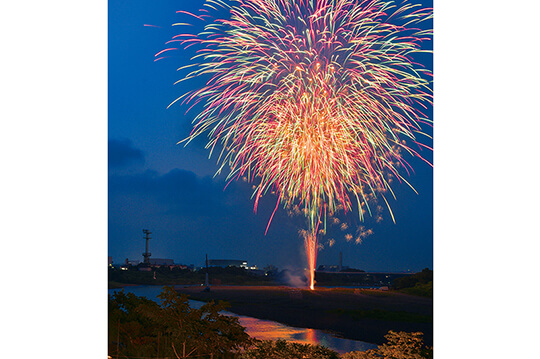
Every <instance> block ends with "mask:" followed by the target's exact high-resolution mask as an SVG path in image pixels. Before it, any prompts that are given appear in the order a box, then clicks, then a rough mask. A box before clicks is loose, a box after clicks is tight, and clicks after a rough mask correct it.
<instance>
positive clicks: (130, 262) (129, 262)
mask: <svg viewBox="0 0 540 359" xmlns="http://www.w3.org/2000/svg"><path fill="white" fill-rule="evenodd" d="M139 263H141V261H138V260H133V259H132V260H129V259H127V258H126V261H125V263H124V264H125V265H126V266H134V267H135V266H138V265H139Z"/></svg>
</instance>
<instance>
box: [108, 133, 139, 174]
mask: <svg viewBox="0 0 540 359" xmlns="http://www.w3.org/2000/svg"><path fill="white" fill-rule="evenodd" d="M135 164H144V154H143V152H142V151H141V150H140V149H138V148H135V147H134V146H133V143H132V142H131V140H129V139H127V138H126V139H109V167H110V168H123V167H127V166H129V165H135Z"/></svg>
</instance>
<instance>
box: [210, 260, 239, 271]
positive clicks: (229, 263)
mask: <svg viewBox="0 0 540 359" xmlns="http://www.w3.org/2000/svg"><path fill="white" fill-rule="evenodd" d="M208 266H209V267H222V268H225V267H240V268H246V269H247V268H248V262H247V261H244V260H237V259H209V260H208Z"/></svg>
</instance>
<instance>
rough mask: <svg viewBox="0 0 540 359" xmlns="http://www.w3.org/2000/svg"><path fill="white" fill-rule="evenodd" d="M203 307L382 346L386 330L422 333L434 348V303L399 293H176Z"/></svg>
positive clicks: (243, 289)
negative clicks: (222, 305)
mask: <svg viewBox="0 0 540 359" xmlns="http://www.w3.org/2000/svg"><path fill="white" fill-rule="evenodd" d="M175 289H176V290H177V291H178V292H179V293H183V294H187V295H189V296H190V298H192V299H196V300H201V301H210V300H214V301H218V300H224V301H227V302H229V303H230V304H231V307H230V308H229V309H228V310H229V311H230V312H233V313H236V314H238V315H247V316H250V317H255V318H259V319H267V320H273V321H276V322H280V323H283V324H286V325H289V326H293V327H302V328H312V329H322V330H325V331H330V332H333V333H336V334H338V335H340V336H342V337H343V338H346V339H352V340H360V341H364V342H368V343H376V344H382V343H384V342H386V340H385V338H384V335H386V334H387V333H388V331H389V330H393V331H406V332H422V333H424V343H425V344H426V345H428V346H432V345H433V300H432V299H431V298H423V297H417V296H412V295H407V294H403V293H397V292H391V291H379V290H363V289H350V288H333V289H326V288H316V289H315V290H314V291H311V290H308V289H296V288H290V287H284V286H212V287H211V290H210V292H203V291H202V287H180V286H177V287H176V288H175Z"/></svg>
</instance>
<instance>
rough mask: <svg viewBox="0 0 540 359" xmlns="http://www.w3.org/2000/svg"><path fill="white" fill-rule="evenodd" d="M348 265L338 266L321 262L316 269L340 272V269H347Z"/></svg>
mask: <svg viewBox="0 0 540 359" xmlns="http://www.w3.org/2000/svg"><path fill="white" fill-rule="evenodd" d="M348 269H349V267H348V266H343V265H342V266H339V265H337V266H336V265H325V264H321V265H320V266H319V267H318V268H317V271H319V272H341V271H346V270H348Z"/></svg>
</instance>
